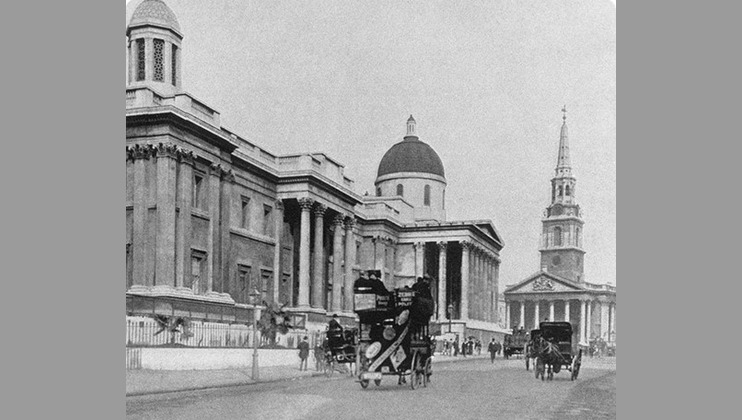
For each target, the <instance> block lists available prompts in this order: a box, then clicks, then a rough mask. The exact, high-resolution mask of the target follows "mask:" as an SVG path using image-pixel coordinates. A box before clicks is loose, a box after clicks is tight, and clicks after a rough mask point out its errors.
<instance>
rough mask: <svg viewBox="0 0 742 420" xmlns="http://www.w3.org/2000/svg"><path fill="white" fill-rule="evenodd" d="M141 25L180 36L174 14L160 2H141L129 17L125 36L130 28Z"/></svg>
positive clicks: (155, 0)
mask: <svg viewBox="0 0 742 420" xmlns="http://www.w3.org/2000/svg"><path fill="white" fill-rule="evenodd" d="M143 25H152V26H158V27H161V28H165V29H171V30H173V31H175V32H176V33H177V34H179V35H180V24H179V23H178V19H177V18H176V17H175V13H173V11H172V9H170V8H169V7H168V6H167V5H166V4H165V3H164V2H163V1H162V0H144V1H143V2H141V3H140V4H139V6H137V8H136V9H135V10H134V14H133V15H132V16H131V20H130V21H129V27H128V28H127V34H128V32H129V30H130V29H131V28H134V27H137V26H143Z"/></svg>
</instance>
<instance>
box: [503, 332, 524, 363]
mask: <svg viewBox="0 0 742 420" xmlns="http://www.w3.org/2000/svg"><path fill="white" fill-rule="evenodd" d="M527 342H528V333H526V331H525V330H524V329H523V328H520V329H516V328H513V333H512V334H506V335H505V340H504V341H503V343H502V354H503V355H504V356H505V358H506V359H509V358H510V356H513V355H516V354H525V353H524V350H525V347H526V343H527Z"/></svg>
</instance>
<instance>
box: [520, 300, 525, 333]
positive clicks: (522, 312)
mask: <svg viewBox="0 0 742 420" xmlns="http://www.w3.org/2000/svg"><path fill="white" fill-rule="evenodd" d="M519 326H521V327H523V328H525V326H526V301H524V300H521V301H520V325H519Z"/></svg>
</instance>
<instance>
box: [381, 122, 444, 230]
mask: <svg viewBox="0 0 742 420" xmlns="http://www.w3.org/2000/svg"><path fill="white" fill-rule="evenodd" d="M415 126H416V122H415V119H414V118H413V117H412V115H410V118H409V119H408V120H407V135H406V136H405V137H404V140H402V141H401V142H399V143H397V144H395V145H394V146H392V148H391V149H389V151H387V152H386V154H385V155H384V157H383V158H382V159H381V163H379V171H378V172H377V175H376V182H375V186H376V196H377V197H383V196H399V197H403V198H405V200H406V201H408V202H409V203H410V204H412V206H413V207H414V218H415V220H419V221H423V220H435V221H443V220H446V173H445V170H444V169H443V162H442V161H441V158H440V157H438V154H437V153H436V152H435V150H433V148H432V147H430V145H428V144H427V143H424V142H422V141H420V139H419V138H418V137H417V133H416V131H417V130H416V127H415Z"/></svg>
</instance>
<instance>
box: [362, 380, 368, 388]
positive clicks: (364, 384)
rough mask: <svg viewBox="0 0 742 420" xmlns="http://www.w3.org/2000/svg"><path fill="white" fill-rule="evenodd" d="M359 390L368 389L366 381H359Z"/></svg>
mask: <svg viewBox="0 0 742 420" xmlns="http://www.w3.org/2000/svg"><path fill="white" fill-rule="evenodd" d="M361 388H363V389H366V388H368V379H363V380H361Z"/></svg>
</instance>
